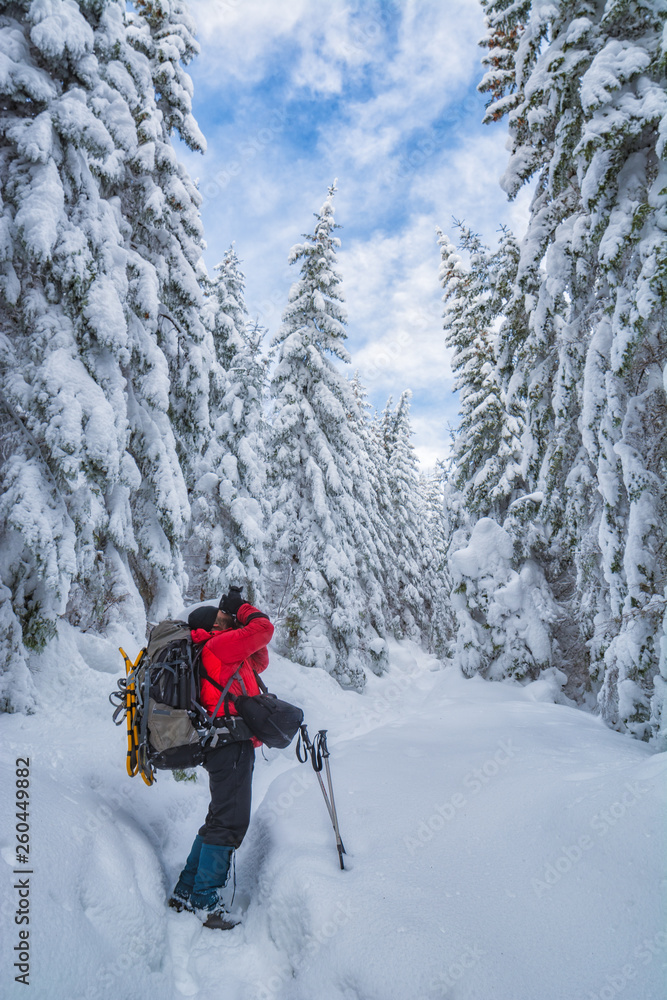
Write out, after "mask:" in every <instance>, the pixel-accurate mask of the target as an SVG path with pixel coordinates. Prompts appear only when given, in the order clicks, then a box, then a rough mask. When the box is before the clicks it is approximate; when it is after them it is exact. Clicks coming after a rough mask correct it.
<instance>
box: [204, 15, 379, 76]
mask: <svg viewBox="0 0 667 1000" xmlns="http://www.w3.org/2000/svg"><path fill="white" fill-rule="evenodd" d="M191 10H192V13H193V15H194V17H195V20H196V22H197V27H198V34H199V39H200V43H201V45H202V50H203V52H202V59H203V62H204V64H205V72H206V74H207V76H209V77H212V78H213V80H215V79H217V80H220V78H221V75H222V76H226V77H227V78H229V77H234V78H236V79H238V80H242V81H243V82H244V83H246V84H247V83H250V82H252V81H259V80H262V79H263V77H264V74H265V72H266V64H267V61H268V59H269V58H270V57H271V56H272V55H274V54H276V53H277V52H278V53H279V52H280V50H281V48H282V47H284V46H286V45H287V44H289V45H290V46H291V47H293V48H295V49H296V52H297V56H296V58H295V59H294V60H293V63H292V65H291V69H292V72H293V77H294V79H293V82H294V86H295V87H306V88H309V89H311V90H312V91H313V92H315V93H317V92H319V93H327V92H338V91H339V90H340V87H341V85H342V79H343V72H344V71H346V72H355V71H356V70H357V69H358V68H360V67H362V66H363V65H364V64H366V63H367V62H368V61H369V60H370V59H372V53H369V52H368V51H367V50H366V49H365V47H364V46H362V45H360V44H358V42H357V41H355V37H356V36H355V33H354V31H353V25H352V18H351V9H350V7H349V5H348V4H347V3H346V2H345V0H328V2H327V3H326V4H320V3H313V2H312V0H290V2H289V3H280V2H276V0H193V2H192V4H191Z"/></svg>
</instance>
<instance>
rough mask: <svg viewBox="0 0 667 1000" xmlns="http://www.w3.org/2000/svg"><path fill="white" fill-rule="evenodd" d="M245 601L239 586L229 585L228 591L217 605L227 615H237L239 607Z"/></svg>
mask: <svg viewBox="0 0 667 1000" xmlns="http://www.w3.org/2000/svg"><path fill="white" fill-rule="evenodd" d="M245 603H246V601H245V598H243V597H241V588H240V587H230V588H229V593H228V594H225V596H224V597H222V598H221V599H220V604H219V605H218V607H219V608H220V610H221V611H224V612H225V614H227V615H237V614H238V611H239V608H240V607H241V605H242V604H245Z"/></svg>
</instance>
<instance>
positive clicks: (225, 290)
mask: <svg viewBox="0 0 667 1000" xmlns="http://www.w3.org/2000/svg"><path fill="white" fill-rule="evenodd" d="M215 270H216V271H217V272H218V273H217V275H216V277H215V279H214V280H213V282H212V284H211V294H210V297H209V305H210V306H211V311H212V320H211V322H212V327H213V337H214V342H215V350H216V356H217V363H216V364H215V365H214V366H213V367H212V369H211V386H210V403H209V405H210V411H211V422H212V435H211V439H210V441H209V443H208V446H207V448H206V450H205V452H204V454H203V456H202V459H201V463H200V467H199V472H198V479H197V483H196V485H195V490H194V494H193V498H192V526H191V536H190V539H189V543H188V565H187V568H188V576H189V593H190V596H191V597H192V598H193V600H203V599H205V598H208V597H210V596H211V595H214V594H222V593H226V591H227V590H228V588H229V587H230V586H231V585H240V586H243V588H244V594H245V596H247V597H248V599H249V600H250V601H251V602H252V603H253V604H260V605H261V604H262V603H263V600H264V591H263V568H264V540H265V528H266V524H267V521H268V516H269V513H270V511H269V506H268V501H267V499H266V457H265V433H266V429H265V424H264V414H263V395H264V383H265V380H266V367H265V364H264V362H263V361H262V359H261V358H260V356H259V352H260V346H261V341H262V338H263V335H264V330H263V329H262V328H261V327H260V326H258V325H257V324H251V323H250V321H249V317H248V312H247V309H246V305H245V298H244V288H245V278H244V276H243V273H242V272H241V268H240V263H239V260H238V257H237V255H236V252H235V250H234V248H233V246H232V247H230V249H229V250H228V251H227V253H226V255H225V257H224V259H223V261H222V262H221V263H220V264H218V265H217V266H216V268H215Z"/></svg>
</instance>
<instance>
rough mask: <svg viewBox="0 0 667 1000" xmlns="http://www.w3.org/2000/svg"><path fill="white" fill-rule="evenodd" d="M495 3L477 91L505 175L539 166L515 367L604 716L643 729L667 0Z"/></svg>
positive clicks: (646, 721)
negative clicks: (504, 144)
mask: <svg viewBox="0 0 667 1000" xmlns="http://www.w3.org/2000/svg"><path fill="white" fill-rule="evenodd" d="M482 4H483V7H484V9H485V12H486V15H487V22H488V26H489V36H488V38H487V40H486V42H485V44H486V46H487V48H488V56H487V58H486V63H487V66H488V73H487V75H486V77H485V79H484V80H483V82H482V84H481V89H483V90H486V91H487V92H489V94H490V95H491V101H490V106H489V109H488V117H489V119H497V118H498V117H500V116H502V115H503V114H506V113H509V130H510V143H511V150H512V156H511V161H510V165H509V169H508V171H507V174H506V176H505V179H504V182H503V183H504V187H505V188H506V190H507V191H508V193H509V194H510V196H513V195H514V194H515V193H516V192H517V191H518V190H519V188H520V187H521V185H522V184H523V183H524V182H526V181H527V180H528V179H529V178H531V177H534V176H536V177H537V183H536V189H535V195H534V198H533V203H532V208H531V219H530V224H529V228H528V233H527V235H526V238H525V240H524V242H523V245H522V254H521V263H520V267H519V275H518V287H519V291H520V294H522V295H524V296H525V295H526V294H528V295H530V296H531V299H530V306H531V309H530V312H531V315H530V331H529V335H528V337H527V338H526V340H525V342H524V343H523V345H522V346H521V349H520V358H519V363H520V364H521V365H522V366H523V368H524V371H525V373H526V384H527V393H528V417H527V419H528V425H529V429H530V433H531V436H532V441H533V443H534V463H533V475H534V480H535V485H536V486H538V487H539V488H543V489H544V493H545V504H544V507H543V516H544V518H545V524H546V526H547V529H548V531H549V533H550V541H551V547H550V554H551V556H552V559H553V563H554V577H555V578H559V582H560V583H561V591H562V594H561V595H560V596H561V598H562V600H564V601H565V602H566V604H565V606H566V608H567V609H572V610H574V609H576V613H577V617H578V621H579V623H580V627H581V632H582V635H583V636H584V637H585V638H586V639H587V641H588V646H589V649H590V654H591V659H590V668H589V669H590V673H591V677H592V679H593V682H594V684H595V689H596V690H598V691H599V696H598V701H599V705H600V709H601V711H602V714H603V716H604V718H605V719H606V720H607V721H608V722H609V723H610V724H612V725H614V726H616V727H618V728H620V729H624V730H627V731H629V732H631V733H633V734H634V735H636V736H638V737H641V738H648V737H649V735H650V733H651V730H652V727H653V728H655V727H656V726H658V725H659V719H660V713H661V712H662V704H661V699H660V698H659V697H656V700H655V701H654V705H653V717H652V718H651V705H650V702H651V697H652V694H653V691H654V679H655V677H656V673H657V670H658V650H657V643H656V634H657V630H658V619H659V616H660V614H661V612H662V608H663V606H664V605H663V599H664V586H665V582H664V581H665V563H666V560H667V546H666V545H665V536H664V530H665V524H667V517H666V510H665V483H666V482H667V477H666V475H665V472H666V468H665V464H666V451H667V449H666V448H665V439H664V427H665V418H666V416H667V413H666V406H665V395H664V389H663V386H662V384H661V378H660V375H661V371H662V368H663V366H664V361H665V353H666V351H665V338H666V331H667V317H666V310H667V279H666V274H667V270H666V268H665V261H666V259H667V253H666V250H665V244H666V234H667V211H666V210H667V193H666V192H667V188H666V184H665V181H666V169H665V157H664V152H665V150H664V144H665V115H666V114H667V93H666V87H665V82H666V81H665V53H664V46H663V41H662V39H663V29H664V22H665V15H666V14H667V5H666V4H665V2H664V0H607V2H606V3H594V2H592V0H591V2H581V3H578V4H574V3H570V2H565V0H559V2H555V3H552V4H549V5H546V6H545V5H541V4H540V5H538V4H536V3H532V2H530V0H523V2H521V3H512V4H509V3H507V2H506V0H482ZM542 262H543V266H542ZM528 373H530V374H528ZM582 507H583V511H582ZM568 553H572V560H571V561H570V559H569V556H568ZM568 564H569V573H568ZM568 575H569V579H570V581H572V583H571V585H568V579H567V578H568ZM554 582H556V579H555V580H554ZM662 690H664V688H662Z"/></svg>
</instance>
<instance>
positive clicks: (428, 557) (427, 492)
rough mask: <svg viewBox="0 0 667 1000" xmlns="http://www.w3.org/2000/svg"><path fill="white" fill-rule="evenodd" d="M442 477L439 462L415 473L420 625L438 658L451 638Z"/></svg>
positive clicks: (446, 532) (444, 652) (446, 518)
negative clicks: (421, 601) (421, 583)
mask: <svg viewBox="0 0 667 1000" xmlns="http://www.w3.org/2000/svg"><path fill="white" fill-rule="evenodd" d="M445 477H446V472H445V468H444V465H443V463H442V462H438V463H437V465H436V468H435V470H434V471H433V472H430V473H427V474H422V475H420V477H419V509H420V523H421V528H422V567H423V577H422V579H423V581H424V584H425V585H424V586H422V596H423V598H424V611H423V623H424V624H423V627H422V634H423V635H424V638H425V641H426V645H427V647H428V649H429V650H430V652H432V653H435V655H436V656H438V657H440V658H445V657H446V656H447V655H448V653H449V647H450V642H451V638H452V631H453V630H452V615H451V601H450V590H451V588H450V587H447V585H446V578H447V574H448V569H447V542H448V533H449V520H448V516H447V514H446V512H445Z"/></svg>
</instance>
